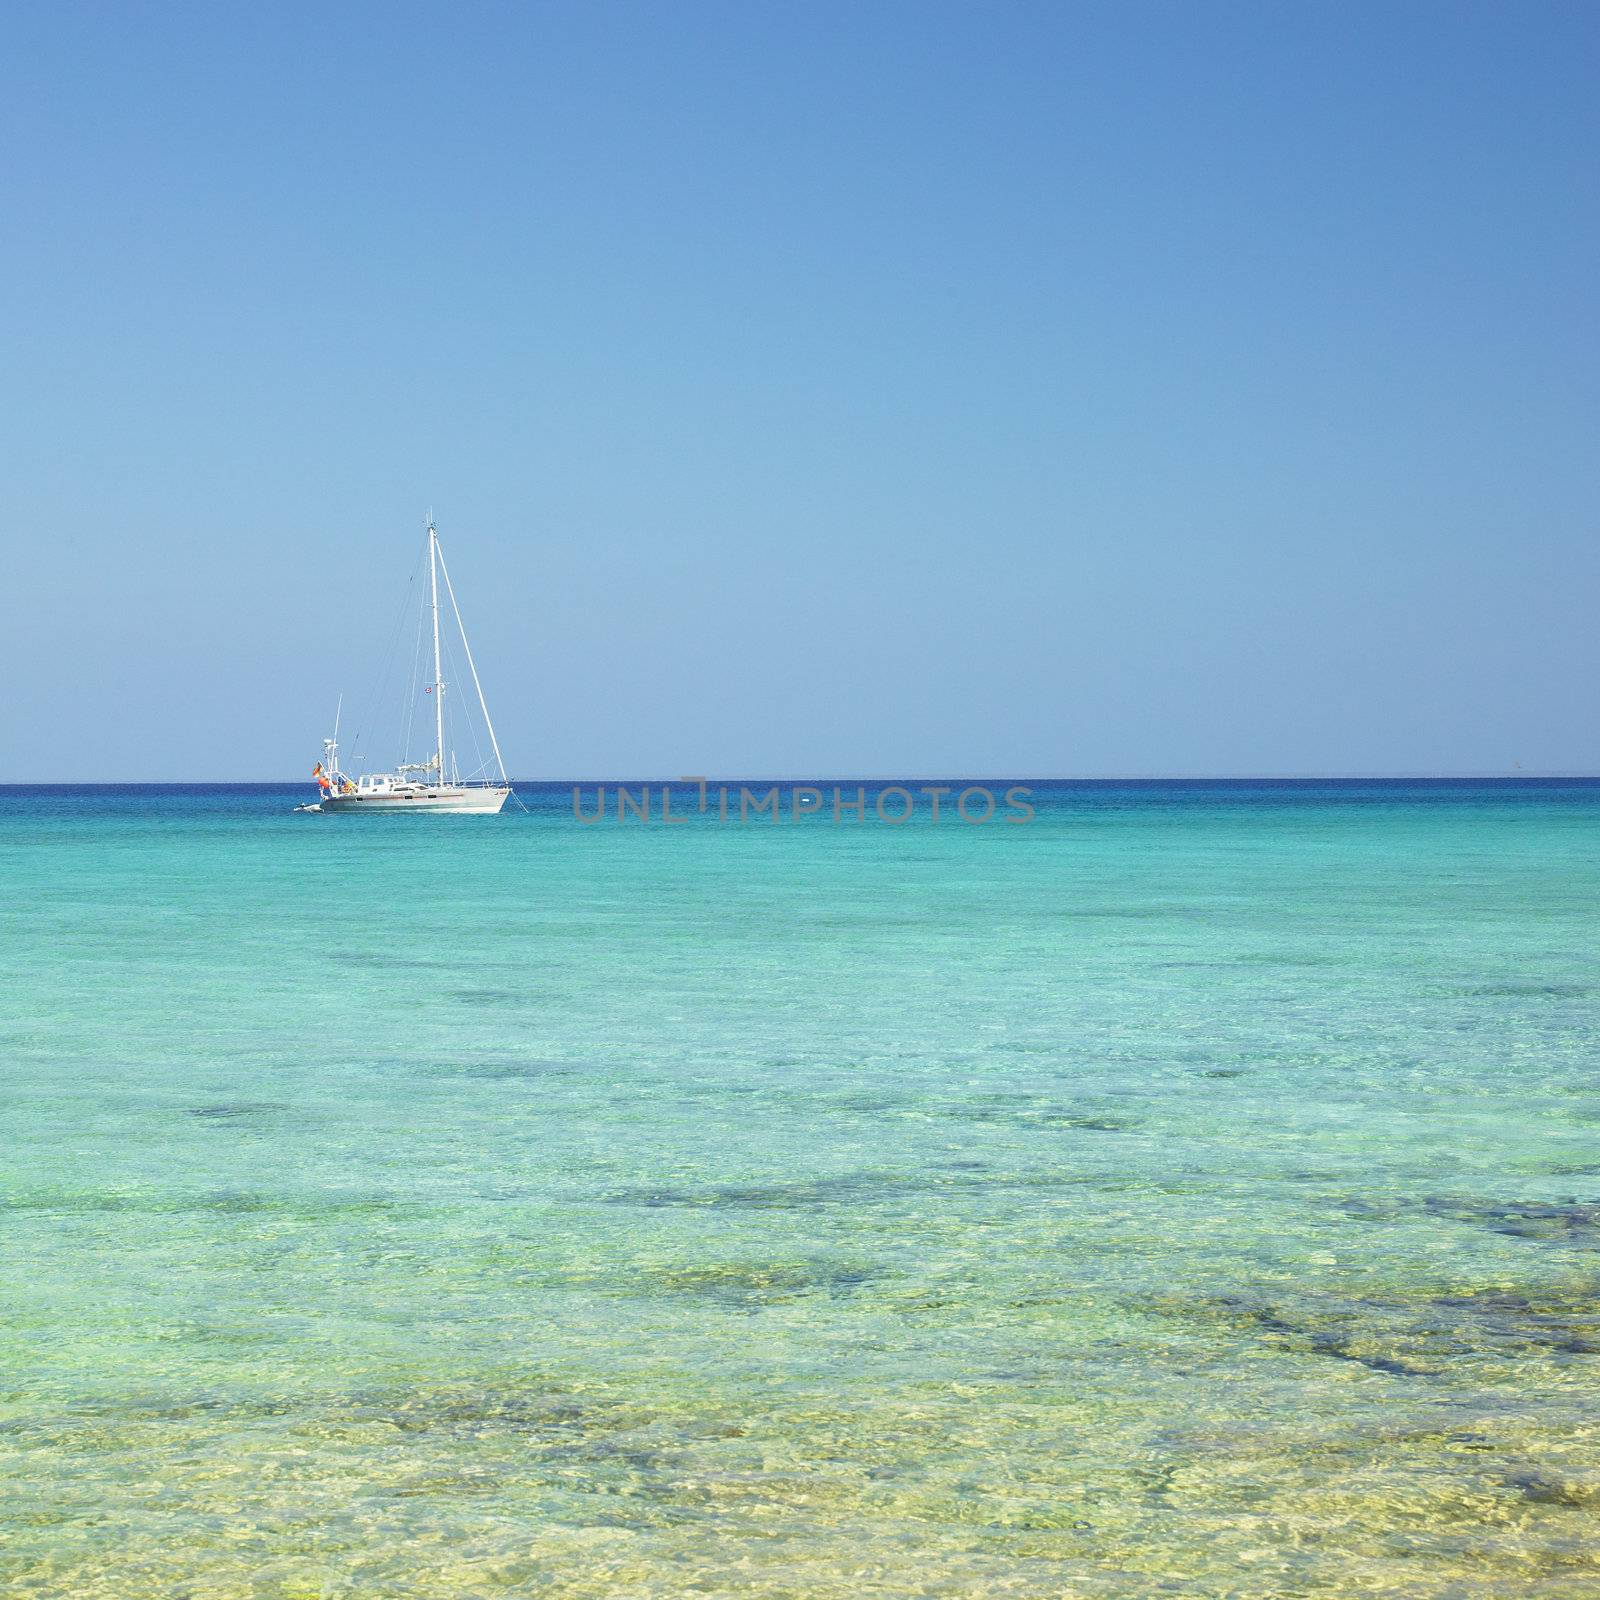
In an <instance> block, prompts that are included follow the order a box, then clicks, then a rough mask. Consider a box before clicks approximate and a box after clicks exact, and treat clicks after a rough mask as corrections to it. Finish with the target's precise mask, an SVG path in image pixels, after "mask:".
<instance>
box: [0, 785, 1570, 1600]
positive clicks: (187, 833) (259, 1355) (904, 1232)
mask: <svg viewBox="0 0 1600 1600" xmlns="http://www.w3.org/2000/svg"><path fill="white" fill-rule="evenodd" d="M1037 787H1038V788H1039V798H1040V802H1041V811H1040V815H1039V819H1038V820H1037V821H1036V822H1034V823H1033V824H1031V825H1029V826H1025V827H1018V826H1002V825H999V824H992V825H990V826H987V827H965V826H962V825H960V824H959V823H943V822H942V823H941V824H940V825H938V826H937V827H935V826H931V825H929V824H928V823H927V822H926V820H924V821H922V822H921V823H918V824H913V825H908V826H905V827H901V828H889V827H884V826H881V825H876V824H870V823H869V824H867V825H866V826H848V825H847V826H842V827H834V826H833V825H831V824H830V823H828V822H826V821H820V822H819V821H809V822H804V823H801V824H798V825H788V826H782V827H776V828H774V827H772V826H770V825H767V824H753V825H751V826H748V827H744V828H738V827H717V826H714V825H708V824H702V823H698V822H697V823H695V824H693V825H691V826H688V827H683V828H674V829H671V830H665V829H662V828H660V827H653V828H649V829H646V828H643V827H640V826H638V825H635V824H630V825H628V826H625V827H618V826H616V825H615V824H614V823H608V824H607V825H605V826H602V827H595V828H580V827H578V826H577V825H576V824H574V823H573V822H572V820H571V817H570V811H569V809H568V795H567V791H566V790H559V791H556V790H551V791H524V792H525V793H527V794H528V796H529V799H530V803H532V804H533V805H534V809H535V814H534V815H533V816H527V817H525V816H521V815H507V816H506V817H503V818H500V819H492V820H491V819H464V818H444V819H431V818H389V819H384V820H382V821H380V820H378V819H349V818H318V817H303V816H294V815H291V814H289V812H288V809H287V808H288V805H289V804H290V803H291V798H304V791H303V790H302V789H295V790H293V791H290V790H287V789H284V790H271V789H214V790H192V791H173V790H32V791H18V790H10V791H5V790H0V813H3V815H0V874H3V881H4V884H5V889H6V893H5V896H4V900H3V904H0V940H3V953H4V959H5V970H6V982H5V984H4V986H3V987H0V1048H3V1065H4V1074H3V1080H0V1082H3V1106H4V1123H3V1140H0V1163H3V1168H0V1170H3V1180H0V1224H3V1228H4V1255H3V1261H0V1305H3V1307H4V1324H5V1326H4V1334H3V1340H4V1343H3V1347H0V1391H3V1392H0V1528H3V1531H4V1533H5V1535H6V1537H5V1539H4V1540H3V1542H0V1587H3V1588H4V1589H5V1590H6V1591H7V1592H8V1593H15V1594H18V1595H31V1596H69V1595H70V1596H73V1597H75V1600H77V1597H99V1596H105V1597H115V1600H144V1597H155V1596H162V1597H167V1596H193V1597H202V1596H203V1597H206V1600H231V1597H234V1596H238V1597H246V1596H250V1597H260V1596H273V1597H279V1596H281V1597H290V1596H328V1597H332V1596H341V1597H344V1596H348V1597H352V1600H353V1597H357V1596H359V1597H363V1600H366V1597H372V1596H412V1597H418V1600H422V1597H426V1600H458V1597H465V1596H503V1595H515V1594H526V1595H539V1596H553V1597H563V1600H565V1597H572V1600H577V1597H590V1596H593V1597H601V1596H605V1597H611V1596H629V1597H641V1600H642V1597H653V1596H669V1595H671V1596H678V1595H683V1594H706V1595H726V1596H753V1597H754V1596H760V1597H778V1596H784V1597H793V1600H833V1597H844V1596H861V1595H868V1596H885V1597H888V1596H912V1595H916V1596H922V1595H943V1596H977V1595H986V1596H987V1595H1016V1596H1028V1597H1035V1596H1037V1597H1041V1600H1043V1597H1047V1596H1048V1597H1066V1596H1092V1597H1129V1600H1133V1597H1142V1596H1148V1595H1161V1594H1172V1595H1182V1596H1219V1597H1220V1596H1241V1597H1246V1596H1249V1597H1255V1596H1259V1597H1263V1600H1264V1597H1267V1596H1273V1597H1277V1596H1293V1595H1311V1596H1321V1595H1340V1596H1344V1595H1369V1594H1370V1595H1392V1596H1405V1597H1407V1600H1415V1597H1430V1596H1437V1597H1441V1600H1442V1597H1445V1596H1450V1597H1452V1600H1455V1597H1461V1596H1472V1597H1475V1596H1480V1595H1481V1596H1489V1595H1496V1596H1503V1595H1506V1594H1518V1595H1530V1596H1551V1597H1556V1596H1560V1597H1570V1596H1578V1595H1589V1594H1600V1556H1597V1553H1596V1549H1595V1544H1594V1527H1595V1525H1596V1511H1597V1510H1600V1270H1597V1263H1600V1256H1597V1254H1596V1250H1597V1246H1600V1074H1597V1071H1596V1067H1597V1043H1600V959H1597V958H1600V916H1597V910H1596V907H1597V898H1600V784H1597V783H1588V784H1580V783H1544V784H1540V783H1528V784H1520V785H1509V784H1505V785H1502V784H1494V785H1475V784H1445V785H1406V784H1352V785H1314V784H1302V785H1226V784H1218V785H1128V786H1110V785H1093V786H1056V787H1048V788H1046V787H1044V786H1037Z"/></svg>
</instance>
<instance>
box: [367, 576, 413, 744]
mask: <svg viewBox="0 0 1600 1600" xmlns="http://www.w3.org/2000/svg"><path fill="white" fill-rule="evenodd" d="M421 565H422V563H421V560H420V559H419V560H418V562H417V563H416V565H415V566H413V567H412V569H411V576H410V577H409V578H407V579H406V587H405V593H404V594H403V595H402V596H401V598H400V610H399V612H398V614H397V615H396V617H395V619H394V629H393V631H392V632H391V633H390V635H389V645H388V648H387V649H386V650H385V651H384V653H383V660H382V664H381V669H380V670H381V676H380V679H379V682H378V684H377V687H376V688H375V689H374V690H373V691H372V694H371V696H370V698H369V699H368V701H367V703H366V705H365V706H364V707H363V708H362V711H361V716H362V719H363V721H362V723H361V724H359V725H358V726H357V728H356V736H355V738H354V739H353V740H352V741H351V743H350V764H351V765H352V766H355V765H356V763H357V761H358V760H359V758H360V755H361V740H362V738H363V737H364V736H365V734H366V723H367V722H370V721H371V720H372V719H373V718H374V717H376V716H377V714H378V702H379V701H380V700H381V699H382V698H383V696H384V694H385V693H386V692H387V690H388V687H389V673H390V670H391V668H392V667H393V665H394V655H395V647H396V646H397V645H398V644H399V643H400V630H401V628H402V627H404V626H405V620H406V613H407V612H408V611H409V610H410V609H411V590H412V586H413V585H414V584H415V583H416V581H417V571H418V569H419V568H420V567H421Z"/></svg>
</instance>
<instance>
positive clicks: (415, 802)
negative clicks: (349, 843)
mask: <svg viewBox="0 0 1600 1600" xmlns="http://www.w3.org/2000/svg"><path fill="white" fill-rule="evenodd" d="M510 793H511V790H510V789H509V788H500V787H498V786H497V785H485V786H482V787H479V786H476V785H474V786H473V787H471V788H466V787H462V788H456V787H454V786H453V785H449V784H446V785H442V786H434V787H429V788H426V789H412V790H409V791H402V792H401V793H399V794H329V795H324V796H323V797H322V800H321V809H322V810H324V811H343V812H347V813H350V812H359V813H361V814H362V815H363V816H364V815H365V814H366V813H367V812H369V811H371V812H376V811H411V812H428V811H448V812H450V813H451V814H453V815H455V816H471V817H492V816H494V815H495V813H496V812H498V811H499V809H500V808H501V806H503V805H504V804H505V803H506V797H507V796H508V795H509V794H510Z"/></svg>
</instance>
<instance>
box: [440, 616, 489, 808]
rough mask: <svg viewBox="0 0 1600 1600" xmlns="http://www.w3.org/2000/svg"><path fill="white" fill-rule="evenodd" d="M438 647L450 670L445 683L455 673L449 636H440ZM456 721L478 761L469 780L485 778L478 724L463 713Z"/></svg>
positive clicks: (486, 771) (485, 772)
mask: <svg viewBox="0 0 1600 1600" xmlns="http://www.w3.org/2000/svg"><path fill="white" fill-rule="evenodd" d="M464 642H465V641H464V640H463V643H464ZM440 645H441V647H442V649H443V651H444V659H445V665H446V666H447V667H448V668H449V669H450V676H447V677H446V680H445V681H446V682H449V681H450V677H451V676H453V675H454V672H455V652H454V648H453V647H452V645H451V643H450V635H449V634H448V633H445V634H443V635H441V637H440ZM445 717H446V720H447V721H448V720H449V717H450V712H449V711H448V710H447V711H446V713H445ZM456 721H457V723H458V724H459V723H464V724H465V725H466V729H467V734H468V737H469V738H471V740H472V753H473V754H474V755H475V756H476V757H477V759H478V764H477V766H476V767H475V768H473V769H472V771H471V772H470V773H469V774H468V778H469V780H470V779H472V778H478V777H484V776H487V774H488V767H489V763H488V762H487V761H486V760H485V759H484V754H483V743H482V741H481V740H480V739H479V738H478V724H477V723H476V722H475V721H473V719H472V717H471V716H470V715H468V714H467V713H466V712H464V711H463V712H462V713H461V714H460V715H459V717H457V719H456ZM453 753H454V752H452V754H453Z"/></svg>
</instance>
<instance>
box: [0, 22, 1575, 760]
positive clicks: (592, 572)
mask: <svg viewBox="0 0 1600 1600" xmlns="http://www.w3.org/2000/svg"><path fill="white" fill-rule="evenodd" d="M0 58H3V59H4V61H5V63H6V70H5V91H4V96H3V98H0V132H3V138H4V149H5V159H4V163H3V168H0V184H3V189H4V198H3V206H0V226H3V228H4V230H5V243H4V250H3V253H0V290H3V292H0V324H3V329H4V387H3V399H0V407H3V418H0V424H3V426H0V459H3V462H4V483H5V516H4V521H5V533H4V536H3V537H4V541H5V545H6V559H5V564H4V571H5V581H4V589H3V592H4V594H5V599H6V606H5V610H6V613H7V617H8V622H7V626H6V629H5V634H6V637H7V640H8V643H9V645H10V647H11V661H10V663H9V665H8V667H7V669H6V670H7V674H8V677H9V683H10V688H9V691H8V693H7V694H6V695H5V696H4V698H3V701H0V704H3V706H4V712H3V716H0V733H3V738H0V778H3V779H9V780H51V779H60V780H91V779H101V778H104V779H182V778H219V779H221V778H239V779H248V778H276V777H299V776H302V775H303V774H304V773H305V772H306V771H307V770H308V769H309V767H310V764H311V762H312V760H313V759H314V758H315V756H316V754H317V748H318V740H319V739H320V737H321V736H322V734H323V733H324V732H326V731H327V724H328V723H329V721H330V720H331V715H332V710H333V703H334V699H335V696H336V694H337V693H338V692H339V691H341V690H343V691H345V692H346V693H347V695H349V696H350V697H351V699H352V700H353V701H359V699H360V697H361V696H362V694H363V693H370V691H371V689H372V680H373V678H374V676H375V668H376V661H375V657H376V656H377V655H378V654H379V653H381V650H382V646H383V644H384V642H385V640H386V639H387V637H388V634H389V630H390V628H391V626H392V624H393V617H394V613H395V608H396V606H397V604H398V602H399V600H400V597H401V593H402V590H403V589H404V586H405V583H406V579H407V576H408V574H409V572H410V571H411V567H412V563H413V560H414V557H415V554H416V549H417V543H418V541H419V540H420V537H421V530H422V520H423V515H424V512H425V511H426V510H427V508H428V507H429V506H432V507H433V508H434V509H435V511H436V513H437V516H438V521H439V527H440V532H441V536H442V537H443V538H444V539H445V540H446V549H447V551H448V552H449V554H450V558H451V569H452V572H453V574H454V576H455V578H456V583H457V587H458V590H459V591H460V594H461V599H462V603H463V606H464V608H465V610H466V612H467V621H468V624H469V627H470V628H471V630H472V642H473V646H474V650H475V652H476V654H477V656H478V662H479V666H480V669H481V670H482V672H483V675H484V678H485V685H486V688H487V689H488V691H489V696H490V703H491V708H492V709H493V711H494V712H495V716H496V721H497V723H498V724H499V731H500V733H501V738H502V743H503V744H504V745H505V746H506V750H507V756H508V761H509V764H510V766H511V768H512V770H513V772H514V773H516V774H518V775H523V776H528V777H541V776H548V777H573V776H588V777H603V776H618V775H634V776H640V775H672V774H677V773H686V772H704V773H710V774H724V775H731V774H750V775H757V774H772V775H801V774H817V775H825V774H826V775H833V774H850V773H863V774H887V773H905V774H932V773H960V774H973V775H989V774H1027V775H1052V774H1058V775H1072V774H1083V775H1101V774H1126V773H1138V774H1167V773H1323V772H1493V771H1507V770H1510V769H1511V768H1512V767H1513V764H1514V763H1520V764H1521V766H1522V767H1523V768H1524V769H1525V770H1530V771H1537V770H1554V771H1565V772H1595V771H1600V626H1597V604H1596V602H1597V600H1600V539H1597V532H1600V529H1597V522H1600V497H1597V489H1600V466H1597V462H1600V457H1597V452H1596V444H1597V440H1600V426H1597V424H1600V415H1597V412H1600V403H1597V401H1600V392H1597V391H1600V359H1597V358H1600V350H1597V343H1600V341H1597V337H1596V294H1597V288H1596V285H1597V283H1600V276H1597V268H1600V260H1597V255H1600V252H1597V244H1600V192H1597V191H1600V92H1597V83H1600V8H1597V7H1595V6H1594V5H1592V4H1583V5H1577V4H1572V5H1560V4H1511V3H1505V4H1500V5H1494V6H1487V5H1475V4H1461V3H1453V0H1452V3H1448V4H1444V3H1441V4H1409V3H1396V0H1388V3H1384V4H1378V5H1363V4H1347V3H1339V4H1331V3H1329V4H1320V5H1311V4H1306V5H1283V4H1278V3H1271V4H1260V5H1238V4H1217V5H1205V4H1182V5H1151V4H1138V3H1125V0H1119V3H1116V4H1104V5H1100V4H1092V5H1072V4H1067V3H1063V0H1052V3H1048V4H1023V3H1016V4H981V3H976V0H973V3H961V4H956V3H941V0H919V3H913V4H896V3H888V0H873V3H870V4H861V3H857V0H852V3H849V4H820V3H819V4H798V3H793V4H776V3H752V0H741V3H729V4H721V3H716V4H710V3H700V0H684V3H666V0H657V3H653V4H649V5H637V4H621V3H610V0H572V3H567V0H562V3H556V4H538V3H528V0H518V3H515V4H499V3H469V4H461V5H445V4H442V3H440V4H430V5H411V4H396V3H394V0H383V3H381V4H376V3H374V4H351V3H339V0H331V3H330V0H319V3H317V4H286V3H275V4H271V5H254V6H246V5H220V6H219V5H215V4H211V3H205V4H176V3H159V0H158V3H152V4H148V5H137V6H135V5H125V4H96V5H83V4H76V3H71V0H48V3H31V0H10V3H9V4H7V5H6V6H5V7H4V8H3V10H0ZM350 714H354V715H357V716H359V715H361V714H362V713H361V711H360V708H359V707H356V708H355V710H354V712H353V713H352V712H351V710H350V708H349V705H348V704H347V715H350ZM388 714H389V713H387V712H386V713H385V715H388ZM379 753H380V754H381V753H383V752H381V751H380V752H379Z"/></svg>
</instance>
